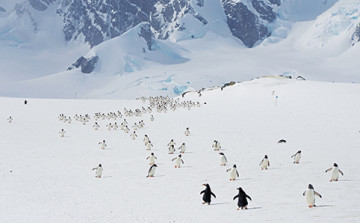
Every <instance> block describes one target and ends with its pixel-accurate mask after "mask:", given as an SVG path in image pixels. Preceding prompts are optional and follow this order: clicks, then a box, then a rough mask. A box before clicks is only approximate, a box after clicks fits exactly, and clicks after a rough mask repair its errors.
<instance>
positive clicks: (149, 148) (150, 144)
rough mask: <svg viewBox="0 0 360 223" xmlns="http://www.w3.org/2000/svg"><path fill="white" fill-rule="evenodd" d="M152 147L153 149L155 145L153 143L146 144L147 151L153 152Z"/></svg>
mask: <svg viewBox="0 0 360 223" xmlns="http://www.w3.org/2000/svg"><path fill="white" fill-rule="evenodd" d="M152 147H153V144H152V143H151V141H149V142H148V144H146V146H145V148H146V150H151V148H152Z"/></svg>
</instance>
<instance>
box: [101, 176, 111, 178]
mask: <svg viewBox="0 0 360 223" xmlns="http://www.w3.org/2000/svg"><path fill="white" fill-rule="evenodd" d="M111 177H112V176H102V177H101V178H111Z"/></svg>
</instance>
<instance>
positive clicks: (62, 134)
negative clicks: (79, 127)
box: [59, 129, 65, 137]
mask: <svg viewBox="0 0 360 223" xmlns="http://www.w3.org/2000/svg"><path fill="white" fill-rule="evenodd" d="M59 133H60V137H64V136H65V130H64V129H61V130H60V132H59Z"/></svg>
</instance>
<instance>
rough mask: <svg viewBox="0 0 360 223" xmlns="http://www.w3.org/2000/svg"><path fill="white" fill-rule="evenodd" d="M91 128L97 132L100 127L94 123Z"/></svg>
mask: <svg viewBox="0 0 360 223" xmlns="http://www.w3.org/2000/svg"><path fill="white" fill-rule="evenodd" d="M93 128H94V130H98V129H99V128H100V125H99V124H98V123H97V122H95V124H94V125H93Z"/></svg>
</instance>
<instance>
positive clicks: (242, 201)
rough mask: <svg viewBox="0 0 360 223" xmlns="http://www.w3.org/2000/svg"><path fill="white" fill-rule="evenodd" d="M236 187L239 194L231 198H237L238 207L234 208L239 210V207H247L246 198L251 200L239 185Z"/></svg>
mask: <svg viewBox="0 0 360 223" xmlns="http://www.w3.org/2000/svg"><path fill="white" fill-rule="evenodd" d="M237 189H238V190H239V194H238V195H236V196H235V197H234V198H233V200H235V199H236V198H238V208H237V209H236V210H239V209H240V208H241V209H247V205H248V201H247V199H246V198H249V199H250V201H251V197H250V196H249V195H247V194H246V193H245V191H243V189H242V188H241V187H239V188H237Z"/></svg>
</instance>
